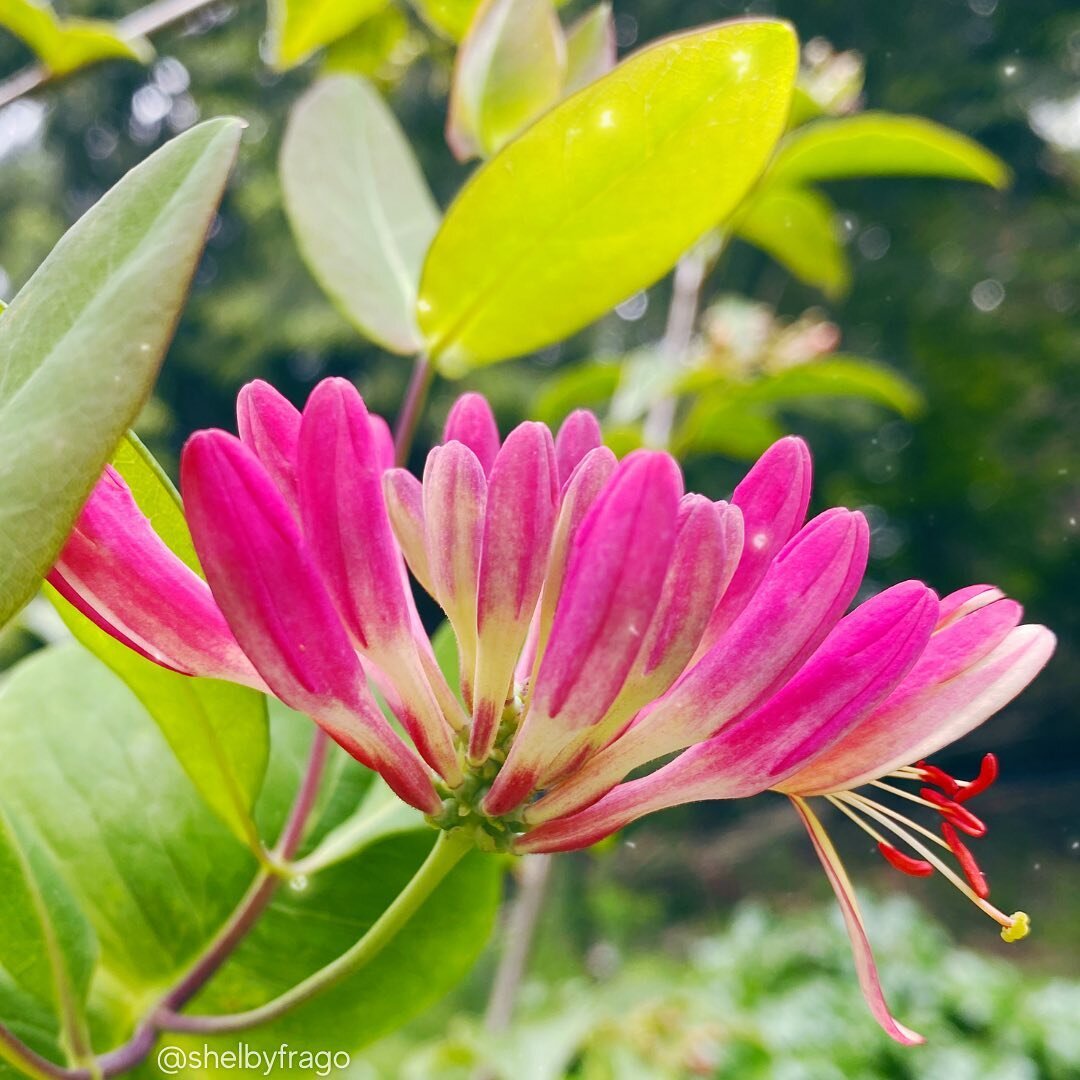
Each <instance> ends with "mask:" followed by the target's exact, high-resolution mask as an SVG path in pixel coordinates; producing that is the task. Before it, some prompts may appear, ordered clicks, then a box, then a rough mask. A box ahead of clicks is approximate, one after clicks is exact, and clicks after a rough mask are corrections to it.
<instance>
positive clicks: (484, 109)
mask: <svg viewBox="0 0 1080 1080" xmlns="http://www.w3.org/2000/svg"><path fill="white" fill-rule="evenodd" d="M565 69H566V42H565V39H564V38H563V32H562V27H561V26H560V24H559V17H558V15H556V13H555V6H554V4H552V3H551V0H486V2H485V3H484V5H483V6H482V7H481V8H480V10H479V11H478V12H477V14H476V18H475V19H474V20H473V23H472V26H471V27H470V29H469V33H468V36H467V37H466V38H465V41H464V42H463V43H462V46H461V48H460V49H459V50H458V54H457V61H456V63H455V64H454V82H453V86H452V89H451V92H450V114H449V119H448V121H447V129H446V139H447V142H448V143H449V144H450V148H451V149H452V150H453V151H454V154H455V155H456V156H457V158H458V160H459V161H467V160H468V159H469V158H471V157H475V156H476V155H478V154H479V155H481V156H484V157H487V156H489V155H491V154H493V153H495V151H496V150H499V149H501V148H502V147H503V146H504V145H505V144H506V143H508V142H509V141H510V140H511V139H512V138H513V137H514V136H515V135H516V134H517V133H518V132H519V131H521V130H522V128H524V127H525V126H526V125H527V124H529V123H530V122H531V121H532V120H535V119H536V117H537V116H539V115H540V114H541V113H542V112H543V111H544V110H545V109H547V108H548V107H549V106H551V105H552V104H553V103H554V102H555V100H556V99H557V98H558V97H559V92H560V91H561V90H562V86H563V75H564V72H565Z"/></svg>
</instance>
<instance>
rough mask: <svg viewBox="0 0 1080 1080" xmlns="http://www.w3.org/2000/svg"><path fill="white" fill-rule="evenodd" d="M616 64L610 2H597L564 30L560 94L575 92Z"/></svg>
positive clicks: (612, 16)
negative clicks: (562, 73)
mask: <svg viewBox="0 0 1080 1080" xmlns="http://www.w3.org/2000/svg"><path fill="white" fill-rule="evenodd" d="M614 66H615V16H614V14H613V13H612V10H611V4H610V3H606V2H605V3H602V4H597V5H596V7H594V8H591V9H590V10H589V11H587V12H585V14H584V15H582V16H581V18H580V19H578V20H577V22H575V23H574V25H573V26H571V27H570V29H569V30H567V31H566V82H565V84H564V85H563V95H564V96H569V95H570V94H574V93H577V91H578V90H580V89H582V88H583V87H585V86H588V85H589V83H591V82H595V81H596V80H597V79H599V78H600V77H601V76H602V75H606V74H607V73H608V72H609V71H610V70H611V69H612V68H613V67H614Z"/></svg>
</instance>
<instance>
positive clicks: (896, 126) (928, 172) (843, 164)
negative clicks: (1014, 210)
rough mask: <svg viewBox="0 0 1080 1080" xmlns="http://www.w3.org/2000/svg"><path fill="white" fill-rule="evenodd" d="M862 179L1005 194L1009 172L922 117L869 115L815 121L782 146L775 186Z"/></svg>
mask: <svg viewBox="0 0 1080 1080" xmlns="http://www.w3.org/2000/svg"><path fill="white" fill-rule="evenodd" d="M857 176H943V177H951V178H954V179H957V180H974V181H977V182H980V183H983V184H990V185H991V186H992V187H996V188H1001V187H1004V186H1005V185H1006V184H1007V183H1008V182H1009V171H1008V169H1007V168H1006V166H1005V164H1004V162H1002V161H1001V159H1000V158H998V157H995V156H994V155H993V154H991V153H990V151H989V150H986V149H985V148H983V147H982V146H980V145H979V144H978V143H977V142H975V141H974V140H973V139H969V138H968V137H967V136H966V135H961V134H959V133H958V132H956V131H951V130H950V129H949V128H946V127H942V126H941V124H935V123H933V122H932V121H930V120H924V119H922V118H921V117H918V116H894V115H892V114H890V113H881V112H865V113H859V114H858V115H856V116H849V117H843V118H838V119H823V120H815V121H814V122H812V123H809V124H806V125H804V126H803V127H800V128H798V129H797V130H795V131H793V132H791V134H790V135H788V137H787V138H786V139H785V140H784V142H783V143H782V144H781V146H780V150H779V151H778V153H777V155H776V160H775V161H774V162H773V165H772V168H771V169H770V170H769V182H770V183H781V182H782V183H783V184H784V185H786V186H789V187H790V186H795V185H798V184H806V183H810V182H813V181H818V180H844V179H848V178H850V177H857Z"/></svg>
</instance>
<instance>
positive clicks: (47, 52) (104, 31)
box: [0, 0, 154, 75]
mask: <svg viewBox="0 0 1080 1080" xmlns="http://www.w3.org/2000/svg"><path fill="white" fill-rule="evenodd" d="M0 26H2V27H3V28H4V29H5V30H10V31H11V33H13V34H14V35H15V36H16V37H17V38H21V39H22V40H23V41H24V42H25V43H26V44H27V45H28V46H29V47H30V49H32V50H33V52H34V53H35V54H36V55H37V58H38V59H39V60H40V61H41V63H42V65H43V66H44V67H45V68H47V69H48V70H49V72H50V73H51V74H53V75H68V74H70V73H71V72H72V71H77V70H78V69H79V68H83V67H87V66H88V65H90V64H93V63H96V62H97V61H99V60H113V59H118V58H119V59H127V60H137V61H138V62H139V63H141V64H145V63H146V62H147V61H149V60H150V59H151V57H153V55H154V50H153V47H152V46H151V45H150V42H149V41H147V40H146V39H145V38H142V37H136V38H124V37H121V36H120V34H119V33H118V32H117V29H116V27H115V26H114V25H113V24H112V23H108V22H105V21H103V20H101V19H61V18H60V17H59V16H58V15H57V14H56V12H55V11H53V9H52V8H51V7H50V6H49V5H47V4H39V3H35V2H34V0H0Z"/></svg>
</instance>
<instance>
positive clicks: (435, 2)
mask: <svg viewBox="0 0 1080 1080" xmlns="http://www.w3.org/2000/svg"><path fill="white" fill-rule="evenodd" d="M410 2H411V3H412V6H413V7H414V8H415V9H416V10H417V12H418V13H419V15H420V17H421V18H422V19H423V20H424V22H426V23H427V24H428V26H430V27H431V28H432V29H434V30H439V31H441V32H442V33H443V34H445V35H446V36H447V37H448V38H450V39H451V40H452V41H460V40H461V39H462V38H463V37H464V36H465V35H466V33H468V30H469V23H471V22H472V18H473V15H475V14H476V9H477V8H478V7H479V6H480V3H481V0H410Z"/></svg>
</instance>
